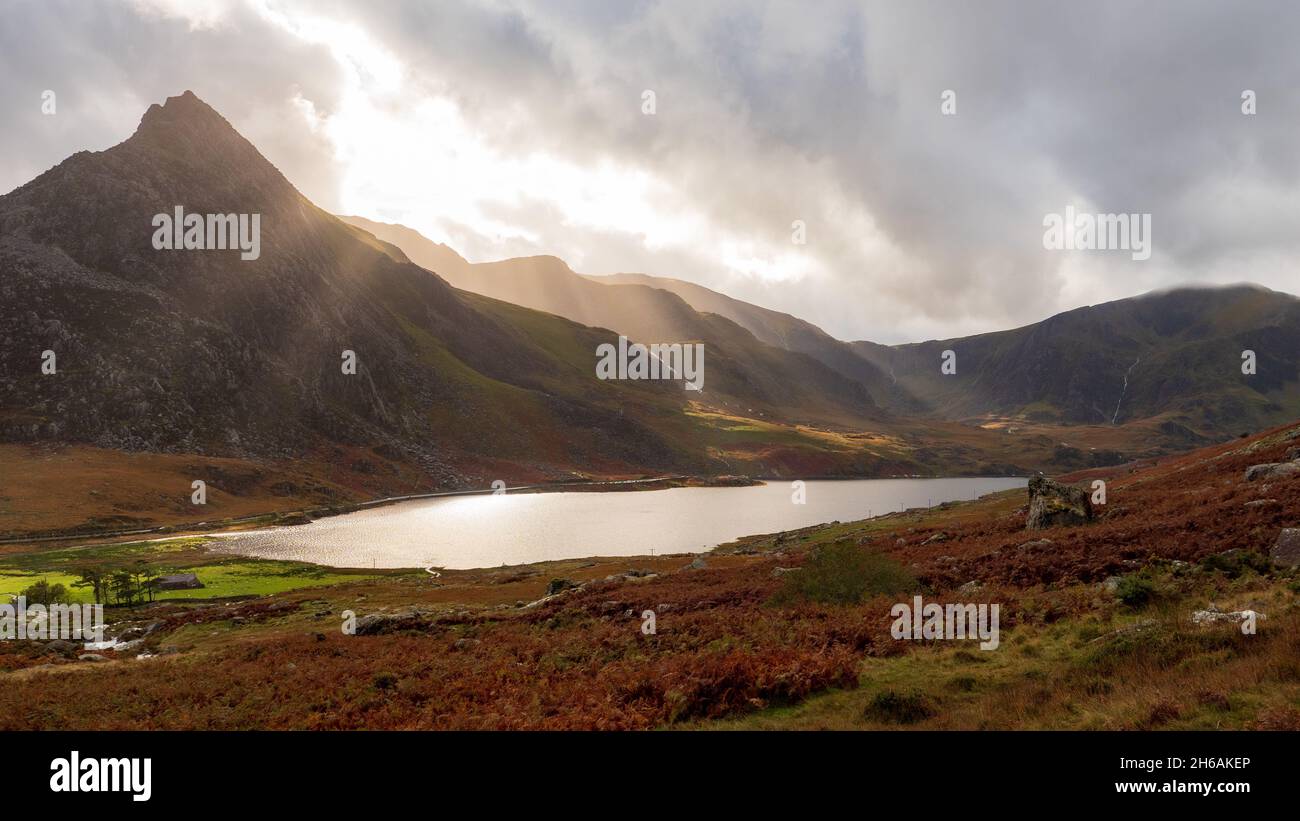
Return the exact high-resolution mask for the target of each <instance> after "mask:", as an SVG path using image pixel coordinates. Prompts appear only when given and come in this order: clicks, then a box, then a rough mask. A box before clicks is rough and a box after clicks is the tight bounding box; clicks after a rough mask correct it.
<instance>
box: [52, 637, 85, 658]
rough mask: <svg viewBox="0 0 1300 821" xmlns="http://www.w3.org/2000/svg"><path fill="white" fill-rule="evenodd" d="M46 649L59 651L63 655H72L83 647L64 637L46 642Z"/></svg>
mask: <svg viewBox="0 0 1300 821" xmlns="http://www.w3.org/2000/svg"><path fill="white" fill-rule="evenodd" d="M45 649H46V650H50V651H53V652H55V653H58V654H59V655H61V656H70V655H72V654H73V653H75V652H77V651H78V650H80V649H81V647H80V645H78V644H77V643H76V642H72V641H65V640H64V639H54V640H53V641H48V642H46V643H45Z"/></svg>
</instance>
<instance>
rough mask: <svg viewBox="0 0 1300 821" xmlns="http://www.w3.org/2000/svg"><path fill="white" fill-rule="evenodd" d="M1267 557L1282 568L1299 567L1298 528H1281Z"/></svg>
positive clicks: (1299, 545)
mask: <svg viewBox="0 0 1300 821" xmlns="http://www.w3.org/2000/svg"><path fill="white" fill-rule="evenodd" d="M1268 557H1269V558H1270V559H1272V560H1273V564H1276V565H1280V566H1282V567H1297V566H1300V527H1284V528H1282V532H1281V533H1279V534H1278V537H1277V541H1276V542H1274V543H1273V548H1272V549H1271V550H1269V552H1268Z"/></svg>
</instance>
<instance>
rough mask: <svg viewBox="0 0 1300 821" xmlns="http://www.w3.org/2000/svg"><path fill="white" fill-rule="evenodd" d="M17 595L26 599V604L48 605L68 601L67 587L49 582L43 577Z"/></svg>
mask: <svg viewBox="0 0 1300 821" xmlns="http://www.w3.org/2000/svg"><path fill="white" fill-rule="evenodd" d="M19 595H21V596H22V597H24V598H25V599H27V603H28V604H43V605H47V606H48V605H51V604H67V603H68V589H67V588H66V587H64V586H63V585H61V584H50V583H49V582H47V581H46V580H45V579H41V580H40V581H38V582H37V583H36V584H33V585H32V586H31V587H28V588H27V589H26V590H24V591H23V592H22V593H20V594H19Z"/></svg>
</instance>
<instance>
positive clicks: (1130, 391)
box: [345, 217, 1300, 452]
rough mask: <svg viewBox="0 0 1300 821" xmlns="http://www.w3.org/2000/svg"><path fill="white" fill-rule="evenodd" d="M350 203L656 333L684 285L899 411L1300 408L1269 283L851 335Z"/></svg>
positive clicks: (372, 226) (525, 292) (370, 226)
mask: <svg viewBox="0 0 1300 821" xmlns="http://www.w3.org/2000/svg"><path fill="white" fill-rule="evenodd" d="M345 219H347V220H349V221H351V222H352V223H353V224H355V225H358V226H360V227H363V228H366V229H367V230H370V231H372V232H373V233H374V234H375V236H377V237H379V238H380V239H383V240H386V241H388V242H390V243H393V244H394V245H396V246H398V247H400V248H401V249H402V250H403V251H404V252H406V253H407V254H409V255H410V256H411V258H412V259H415V260H416V261H419V262H421V264H426V265H428V266H430V267H431V268H432V269H433V270H437V268H436V267H433V266H436V265H439V264H441V265H443V266H444V267H446V268H447V269H448V270H453V271H455V274H454V278H453V279H452V281H453V283H454V284H456V285H457V286H458V287H463V288H466V289H468V290H472V291H477V292H480V293H487V294H489V295H492V296H495V297H498V298H500V299H503V300H506V301H510V302H518V303H520V304H527V305H530V306H532V307H537V308H540V309H542V310H547V311H550V312H552V313H558V314H561V315H564V316H568V317H569V318H571V319H575V320H577V321H580V322H584V323H585V324H597V325H604V326H606V327H611V328H618V329H620V330H625V331H627V332H629V333H633V334H634V335H635V334H646V335H649V336H652V337H653V336H654V335H656V334H663V333H668V332H683V331H684V329H687V328H690V327H691V326H690V325H689V324H688V323H687V322H686V321H685V319H684V317H689V316H690V313H689V312H687V309H686V308H684V307H683V306H682V305H681V304H679V302H678V300H680V302H681V303H685V305H686V306H688V307H689V309H693V310H694V311H696V312H699V313H701V314H703V315H706V316H707V315H715V316H717V317H722V318H725V319H726V320H728V321H730V322H733V323H735V324H736V325H738V326H740V327H742V328H744V329H745V330H747V331H748V332H749V333H751V334H752V335H753V336H754V338H755V339H756V340H757V341H758V342H761V343H763V344H765V345H767V346H771V347H774V348H779V349H783V350H786V351H790V352H794V353H800V354H805V355H807V356H808V357H811V358H812V359H815V360H817V361H818V362H820V363H822V364H823V365H825V366H826V367H827V368H829V369H831V370H833V371H834V372H835V373H837V374H839V375H840V376H843V377H845V378H847V379H849V380H852V381H854V382H856V383H858V384H859V385H861V386H862V388H863V389H865V391H866V392H867V395H868V396H869V397H870V399H871V401H872V402H873V403H874V404H875V405H876V406H878V407H879V408H880V409H881V410H883V411H885V412H887V413H888V414H891V415H893V416H895V417H901V418H916V417H920V418H925V419H930V420H936V421H957V422H966V423H974V424H979V425H990V424H993V425H998V426H1001V427H1005V426H1007V425H1022V426H1023V425H1024V424H1026V423H1036V424H1042V425H1064V426H1079V425H1084V426H1111V427H1116V426H1120V427H1122V426H1125V425H1128V424H1131V423H1134V422H1141V423H1143V428H1144V430H1145V433H1144V435H1143V438H1144V440H1145V441H1150V442H1152V443H1153V444H1155V445H1156V446H1158V447H1159V448H1161V449H1163V450H1165V451H1166V452H1174V451H1178V450H1183V449H1186V448H1188V447H1192V446H1195V445H1198V444H1205V443H1207V442H1211V441H1216V440H1222V439H1224V438H1227V437H1230V436H1235V435H1238V434H1240V433H1242V432H1246V431H1253V430H1259V429H1260V428H1263V427H1267V426H1269V425H1275V424H1278V423H1280V422H1283V421H1286V420H1288V419H1293V418H1295V417H1296V416H1298V415H1300V344H1298V343H1300V300H1297V299H1296V298H1295V297H1293V296H1291V295H1289V294H1283V293H1278V292H1275V291H1270V290H1268V289H1266V288H1261V287H1257V286H1249V285H1242V286H1233V287H1226V288H1180V289H1175V290H1171V291H1164V292H1157V293H1151V294H1146V295H1143V296H1139V297H1133V298H1129V299H1122V300H1117V301H1114V302H1110V303H1106V304H1104V305H1097V306H1089V307H1085V308H1079V309H1077V310H1073V311H1068V312H1066V313H1062V314H1058V315H1056V316H1052V317H1049V318H1047V319H1045V320H1043V321H1041V322H1037V323H1034V324H1031V325H1026V326H1024V327H1021V328H1016V329H1013V330H1008V331H998V332H994V333H988V334H981V335H977V336H971V337H963V338H953V339H945V340H933V341H929V342H921V343H911V344H902V345H893V346H889V345H881V344H878V343H874V342H869V341H856V342H843V341H840V340H837V339H835V338H833V337H831V336H830V335H829V334H827V333H826V332H824V331H822V330H821V329H820V328H818V327H817V326H816V325H813V324H812V323H810V322H807V321H805V320H802V319H799V318H798V317H794V316H791V315H789V314H785V313H781V312H779V311H773V310H770V309H767V308H762V307H760V306H757V305H752V304H750V303H747V302H744V301H742V300H738V299H734V298H732V297H729V296H726V295H725V294H721V293H718V292H717V291H713V290H711V289H709V288H705V287H703V286H700V285H697V284H695V283H691V282H686V281H683V280H679V279H672V278H668V277H660V276H650V275H647V274H610V275H600V276H579V275H576V274H574V273H573V272H572V271H571V270H570V269H569V267H568V266H567V265H566V264H565V263H564V262H563V261H562V260H559V259H556V258H555V257H531V258H526V259H511V260H503V261H501V262H494V263H483V264H477V265H476V264H471V263H468V262H466V261H465V260H463V259H461V258H460V257H459V255H457V254H455V252H454V251H452V250H451V249H450V248H448V247H447V246H445V245H441V244H437V243H433V242H431V241H430V240H428V239H427V238H425V237H423V236H422V235H420V234H419V233H418V232H416V231H413V230H411V229H409V228H406V227H404V226H400V225H386V224H383V223H374V222H371V221H369V220H363V219H361V218H353V217H348V218H345ZM582 280H585V281H586V282H585V283H584V282H582ZM588 283H589V284H588ZM596 285H600V286H603V287H604V288H605V289H606V290H603V291H602V290H601V289H600V288H596V287H593V286H596ZM644 289H650V291H651V292H655V293H657V294H658V296H657V297H656V296H653V295H651V294H648V293H647V292H646V291H645V290H644ZM674 297H675V298H676V299H673V298H674ZM628 329H631V330H628ZM945 350H952V351H954V352H956V353H957V361H958V368H957V372H956V374H953V375H945V374H942V373H941V372H940V368H939V366H940V360H941V355H942V352H943V351H945ZM1243 350H1253V351H1255V353H1256V366H1257V371H1256V374H1254V375H1251V376H1247V375H1244V374H1242V373H1241V364H1242V360H1241V353H1242V351H1243ZM1152 437H1154V439H1153V438H1152Z"/></svg>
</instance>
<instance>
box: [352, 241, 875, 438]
mask: <svg viewBox="0 0 1300 821" xmlns="http://www.w3.org/2000/svg"><path fill="white" fill-rule="evenodd" d="M341 219H343V220H344V221H346V222H348V223H350V224H352V225H354V226H357V227H359V228H363V229H365V230H367V231H369V232H371V233H373V234H374V235H375V236H376V237H378V238H379V239H380V240H382V241H384V242H388V243H391V244H393V245H396V246H397V247H399V248H400V249H401V250H402V252H403V253H404V254H405V255H406V256H407V257H409V258H410V259H411V260H413V261H415V262H417V263H419V264H421V265H424V266H425V267H427V268H429V269H430V270H432V271H435V272H436V273H438V274H439V275H440V276H442V277H443V278H444V279H446V280H447V281H448V282H450V283H451V284H452V285H454V286H456V287H457V288H463V289H465V290H467V291H473V292H474V293H478V294H484V295H486V296H490V297H493V298H495V299H500V300H503V301H505V302H511V303H514V304H516V305H523V306H526V307H529V308H535V309H537V310H540V311H546V312H548V313H553V314H556V315H558V316H563V317H565V318H567V319H571V320H573V321H575V322H579V323H582V324H584V325H590V326H595V327H601V328H609V329H611V330H614V331H617V332H619V333H622V334H626V335H627V336H628V337H630V338H632V339H634V340H640V341H644V342H677V341H687V340H693V341H701V342H703V343H704V346H705V352H706V362H707V370H708V378H707V380H706V394H708V397H707V398H708V400H709V401H710V402H712V403H715V404H716V405H718V406H720V407H723V408H730V409H733V410H737V411H742V412H745V413H749V412H756V413H759V414H761V415H763V416H767V417H775V418H778V419H792V420H812V421H818V422H823V423H831V424H844V425H850V426H852V425H855V424H860V423H861V422H863V421H864V420H872V421H878V420H880V419H881V418H882V414H880V413H879V411H878V409H877V408H876V407H875V402H874V401H873V399H872V398H871V396H870V394H869V392H868V391H867V390H864V388H865V387H866V386H865V385H863V384H862V382H863V380H859V379H857V378H856V377H855V376H854V375H853V374H851V373H849V374H846V373H844V372H843V371H841V370H839V369H837V368H835V367H834V366H832V365H829V364H828V363H826V362H825V361H823V360H820V359H819V358H818V357H816V356H805V355H804V354H805V353H808V352H807V351H799V350H791V349H787V348H785V347H781V346H772V345H768V344H764V343H763V342H762V341H760V340H758V339H756V338H755V337H754V335H753V334H751V333H750V332H749V331H748V330H746V329H745V328H744V327H742V326H741V325H739V324H737V323H736V322H734V321H732V320H731V319H729V318H727V317H725V316H722V315H718V314H713V313H705V312H700V311H698V310H696V309H695V308H693V307H692V306H691V305H689V304H687V302H686V301H685V300H683V299H682V298H681V297H679V296H677V295H676V294H672V293H669V292H667V291H665V290H663V289H660V288H655V287H651V286H648V285H641V284H604V283H603V282H601V281H599V279H597V278H589V277H584V276H581V275H579V274H576V273H574V272H573V270H572V269H570V268H569V266H568V265H567V264H566V263H565V262H564V261H563V260H561V259H558V258H556V257H552V256H536V257H523V258H516V259H507V260H502V261H499V262H487V263H479V264H473V263H469V262H466V261H465V260H464V259H462V258H461V257H460V256H459V255H458V254H456V252H455V251H452V250H451V249H450V248H448V247H447V246H445V245H442V244H440V243H434V242H433V241H431V240H429V239H427V238H426V237H424V236H423V235H421V234H419V233H418V232H416V231H414V230H412V229H410V228H407V227H405V226H401V225H390V224H387V223H379V222H374V221H372V220H367V219H364V218H361V217H341ZM832 341H833V340H832ZM836 344H839V345H843V343H836ZM844 351H845V355H846V356H847V358H849V359H851V360H853V361H855V362H857V363H858V366H859V370H860V371H872V370H874V369H875V366H873V365H871V364H869V363H867V362H865V361H864V360H862V359H860V358H858V357H857V356H855V355H854V354H853V353H852V350H851V349H850V348H848V347H847V346H844Z"/></svg>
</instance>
